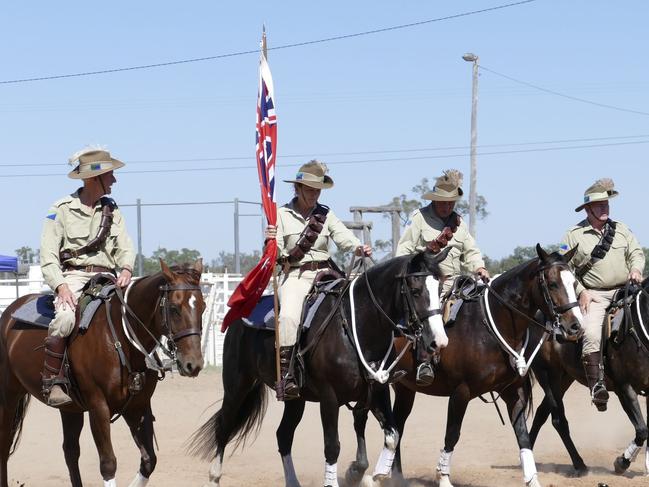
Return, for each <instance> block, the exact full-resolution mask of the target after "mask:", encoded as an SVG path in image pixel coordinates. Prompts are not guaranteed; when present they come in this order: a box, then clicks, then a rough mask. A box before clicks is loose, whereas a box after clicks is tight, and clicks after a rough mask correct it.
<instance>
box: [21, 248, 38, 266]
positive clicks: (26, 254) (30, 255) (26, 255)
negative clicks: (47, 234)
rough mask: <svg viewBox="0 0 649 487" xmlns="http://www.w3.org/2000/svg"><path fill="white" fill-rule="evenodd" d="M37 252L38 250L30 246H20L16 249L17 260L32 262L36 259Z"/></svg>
mask: <svg viewBox="0 0 649 487" xmlns="http://www.w3.org/2000/svg"><path fill="white" fill-rule="evenodd" d="M37 253H38V252H36V251H34V250H32V248H31V247H20V248H19V249H16V255H17V256H18V262H20V263H21V264H33V263H34V261H35V260H36V255H37Z"/></svg>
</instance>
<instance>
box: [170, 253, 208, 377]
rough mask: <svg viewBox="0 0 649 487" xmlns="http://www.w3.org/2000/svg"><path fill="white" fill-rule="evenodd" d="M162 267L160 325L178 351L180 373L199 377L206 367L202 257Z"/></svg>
mask: <svg viewBox="0 0 649 487" xmlns="http://www.w3.org/2000/svg"><path fill="white" fill-rule="evenodd" d="M160 267H161V269H162V274H163V276H164V279H165V281H166V282H165V284H163V285H162V286H160V311H161V315H160V322H159V325H160V328H161V333H162V334H163V335H165V336H166V337H167V339H168V340H169V348H170V349H171V350H172V351H173V352H174V353H175V358H176V364H177V366H178V372H180V375H184V376H189V377H196V376H197V375H198V373H199V372H200V371H201V369H202V368H203V354H202V353H201V335H202V329H203V326H202V319H203V310H204V309H205V302H204V301H203V293H202V292H201V287H200V280H201V274H202V272H203V260H202V259H198V260H197V261H196V262H195V263H194V264H193V265H187V264H185V265H184V266H173V267H171V268H169V267H168V266H167V264H165V263H164V262H163V261H162V260H160Z"/></svg>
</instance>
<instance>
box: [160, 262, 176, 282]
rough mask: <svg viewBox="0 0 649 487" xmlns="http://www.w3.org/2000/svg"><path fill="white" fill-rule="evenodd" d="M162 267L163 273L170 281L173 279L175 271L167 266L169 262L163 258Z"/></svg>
mask: <svg viewBox="0 0 649 487" xmlns="http://www.w3.org/2000/svg"><path fill="white" fill-rule="evenodd" d="M160 269H162V273H163V274H164V276H165V277H166V278H167V280H168V281H173V279H174V273H173V272H172V271H171V269H169V266H167V264H165V261H164V260H162V259H160Z"/></svg>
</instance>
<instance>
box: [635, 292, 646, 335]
mask: <svg viewBox="0 0 649 487" xmlns="http://www.w3.org/2000/svg"><path fill="white" fill-rule="evenodd" d="M641 294H642V291H638V295H637V297H636V298H635V305H636V309H637V310H638V323H640V328H642V333H644V336H645V337H646V338H647V341H649V333H647V328H646V327H645V326H644V321H643V320H642V313H641V312H640V295H641Z"/></svg>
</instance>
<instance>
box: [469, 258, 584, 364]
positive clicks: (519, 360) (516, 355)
mask: <svg viewBox="0 0 649 487" xmlns="http://www.w3.org/2000/svg"><path fill="white" fill-rule="evenodd" d="M552 266H561V267H565V268H566V269H568V267H567V266H566V264H565V263H563V262H552V263H550V264H544V265H540V266H539V267H538V268H537V270H536V273H537V279H538V282H539V286H540V287H541V295H542V296H543V300H544V302H545V305H546V307H547V309H548V310H550V315H551V316H550V318H551V320H548V321H546V322H545V323H541V322H539V321H537V320H536V319H535V318H534V317H532V316H529V315H527V314H526V313H525V312H523V311H521V310H520V309H518V308H516V307H515V306H513V305H512V304H510V303H508V302H507V300H505V299H504V298H503V297H502V296H500V295H499V294H498V293H497V292H495V291H494V290H493V288H492V287H491V284H490V285H487V286H485V288H484V289H485V291H484V294H483V295H482V300H481V301H480V304H481V306H482V311H483V315H484V319H483V322H484V324H485V326H486V327H487V329H488V330H489V331H491V333H492V334H493V335H494V337H495V338H496V340H497V341H498V343H499V344H500V346H501V348H503V350H505V352H507V353H508V354H509V355H510V357H511V358H512V360H513V365H514V366H515V368H516V370H517V371H518V373H519V375H520V376H521V377H522V376H524V375H525V374H527V371H528V369H529V367H530V364H531V363H532V361H533V360H534V357H535V356H536V354H537V353H538V351H539V350H540V348H541V345H543V343H544V342H545V341H546V340H547V339H548V337H549V336H550V335H552V334H553V333H555V332H556V331H558V330H559V329H561V328H562V325H561V315H562V314H563V313H566V312H567V311H569V310H571V309H572V308H574V307H576V306H579V303H577V302H571V303H567V304H565V305H562V306H556V305H555V304H554V301H553V300H552V296H551V295H550V289H549V287H548V283H547V280H546V278H545V271H546V270H547V269H549V268H550V267H552ZM492 282H493V281H492ZM490 294H493V296H494V297H495V298H496V299H497V300H498V301H499V302H500V303H501V304H502V305H504V306H505V307H506V308H508V309H509V310H511V311H513V312H514V313H516V314H518V315H520V316H522V317H523V318H525V319H526V320H527V321H529V322H532V323H534V324H535V325H538V326H539V327H541V329H543V332H544V333H543V335H542V336H541V338H540V340H539V343H538V344H537V345H536V347H535V349H534V350H533V351H532V354H531V356H530V358H529V360H528V359H526V358H525V350H526V348H527V345H528V341H529V329H528V330H527V333H526V336H525V340H524V343H523V346H522V349H521V351H520V352H518V351H516V350H514V349H513V348H512V347H511V346H510V345H509V343H507V341H506V340H505V339H504V338H503V336H502V335H501V334H500V331H499V329H498V326H497V325H496V323H495V321H494V319H493V317H492V316H491V309H490V305H489V295H490Z"/></svg>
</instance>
